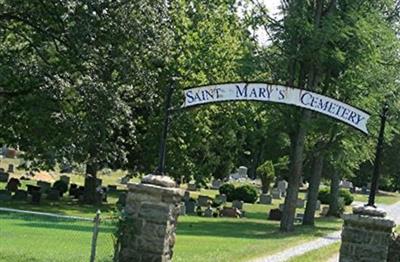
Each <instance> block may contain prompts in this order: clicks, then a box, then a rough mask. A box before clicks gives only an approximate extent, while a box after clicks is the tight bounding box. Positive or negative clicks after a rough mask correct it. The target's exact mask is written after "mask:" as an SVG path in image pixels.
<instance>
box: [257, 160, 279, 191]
mask: <svg viewBox="0 0 400 262" xmlns="http://www.w3.org/2000/svg"><path fill="white" fill-rule="evenodd" d="M256 173H257V176H258V177H259V178H260V179H261V184H262V186H261V189H262V192H263V193H267V192H268V190H269V186H270V184H271V183H272V182H273V181H274V179H275V168H274V164H273V163H272V161H265V162H264V164H262V165H261V166H259V167H257V170H256Z"/></svg>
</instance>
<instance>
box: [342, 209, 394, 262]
mask: <svg viewBox="0 0 400 262" xmlns="http://www.w3.org/2000/svg"><path fill="white" fill-rule="evenodd" d="M385 215H386V213H384V211H383V212H382V210H379V209H374V210H372V209H371V207H356V208H354V210H353V214H346V215H343V219H344V226H343V231H342V245H341V247H340V258H339V261H340V262H360V261H364V262H386V261H387V259H388V251H389V245H390V243H391V237H392V233H393V228H394V227H395V223H394V221H393V220H392V219H390V218H387V217H385Z"/></svg>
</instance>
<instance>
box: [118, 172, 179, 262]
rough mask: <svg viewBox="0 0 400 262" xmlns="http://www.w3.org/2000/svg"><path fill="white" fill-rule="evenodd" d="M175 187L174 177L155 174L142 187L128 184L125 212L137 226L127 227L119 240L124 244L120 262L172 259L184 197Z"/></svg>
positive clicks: (120, 251) (120, 253)
mask: <svg viewBox="0 0 400 262" xmlns="http://www.w3.org/2000/svg"><path fill="white" fill-rule="evenodd" d="M150 176H151V177H150ZM149 181H151V183H152V184H149ZM155 183H156V184H155ZM174 185H175V182H174V181H173V180H172V179H171V178H169V177H167V176H154V175H149V176H145V177H144V178H143V179H142V183H140V184H129V185H128V190H129V191H128V195H127V198H126V206H125V210H124V211H125V212H124V213H125V216H126V218H127V220H128V221H133V223H134V224H128V225H125V227H126V228H123V229H124V230H122V234H121V235H120V237H119V239H118V242H119V243H120V244H121V245H120V250H119V252H118V254H117V257H118V258H119V261H138V262H140V261H141V262H144V261H160V262H161V261H164V262H167V261H171V260H172V254H173V247H174V245H175V239H176V235H175V232H176V224H177V221H178V216H179V211H180V202H181V199H182V197H183V194H184V192H183V190H181V189H179V188H175V187H174ZM132 227H134V230H132V229H133V228H132ZM133 240H134V241H133Z"/></svg>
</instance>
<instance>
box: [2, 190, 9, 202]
mask: <svg viewBox="0 0 400 262" xmlns="http://www.w3.org/2000/svg"><path fill="white" fill-rule="evenodd" d="M9 200H11V192H10V191H8V190H4V189H0V201H9Z"/></svg>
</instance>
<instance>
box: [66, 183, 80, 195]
mask: <svg viewBox="0 0 400 262" xmlns="http://www.w3.org/2000/svg"><path fill="white" fill-rule="evenodd" d="M77 193H78V185H77V184H71V185H70V186H69V189H68V194H69V195H70V196H73V197H76V195H77Z"/></svg>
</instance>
